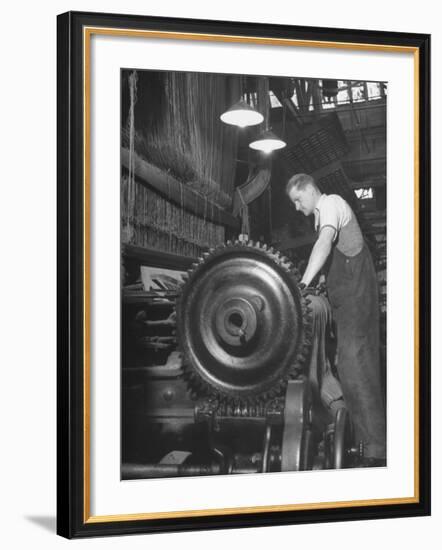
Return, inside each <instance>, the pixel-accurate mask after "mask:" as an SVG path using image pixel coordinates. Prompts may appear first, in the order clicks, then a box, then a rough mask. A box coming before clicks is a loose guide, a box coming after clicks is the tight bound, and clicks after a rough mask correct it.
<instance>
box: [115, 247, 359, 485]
mask: <svg viewBox="0 0 442 550" xmlns="http://www.w3.org/2000/svg"><path fill="white" fill-rule="evenodd" d="M177 278H180V277H177ZM171 280H172V278H169V277H167V278H166V279H163V282H164V281H166V284H163V285H162V289H161V290H160V291H157V292H153V293H150V294H149V293H146V292H144V293H139V295H138V298H137V297H136V296H137V293H136V292H132V293H129V294H127V295H126V299H125V300H124V302H123V303H124V308H123V343H124V344H123V395H122V403H123V409H122V410H123V414H122V419H123V438H122V478H123V479H134V478H149V477H171V476H187V475H192V476H194V475H215V474H235V473H259V472H277V471H297V470H309V469H323V468H345V467H352V466H354V465H356V464H357V459H358V456H360V455H361V454H362V449H361V448H359V446H358V445H356V444H355V442H354V441H353V437H352V430H351V422H350V419H349V416H348V413H347V410H346V408H345V406H344V403H343V401H342V400H340V402H339V403H338V405H339V406H337V407H333V406H329V405H330V403H324V398H323V394H322V393H321V383H322V382H321V381H322V379H323V378H324V376H325V374H324V373H325V369H324V364H326V366H327V368H328V371H327V372H328V374H330V365H331V363H332V359H329V357H325V355H327V353H328V352H327V349H328V341H327V339H328V338H329V337H330V336H329V333H328V327H327V326H326V325H327V323H328V320H327V315H326V313H327V307H329V306H328V302H327V300H326V298H323V297H321V296H316V295H315V294H317V293H316V292H315V291H313V290H310V295H308V294H307V293H306V292H305V291H304V292H301V291H300V289H299V286H298V282H299V272H298V271H297V269H296V267H295V266H294V265H293V264H292V263H291V262H290V261H288V260H287V258H285V257H284V256H282V255H281V254H280V253H279V252H278V251H276V250H274V249H273V248H271V247H270V248H269V247H267V246H266V245H265V244H260V243H253V242H251V241H244V242H240V241H236V242H234V243H232V242H228V243H227V244H223V245H220V246H218V247H217V248H215V249H211V250H210V251H209V252H207V253H205V254H203V257H201V258H200V259H199V260H198V262H197V263H195V264H193V265H192V267H191V269H190V270H189V271H188V272H187V273H185V274H184V275H183V277H182V281H181V283H180V285H179V286H178V287H175V288H174V285H173V283H172V282H170V281H171ZM167 281H169V282H170V284H167ZM147 294H149V295H147ZM315 316H316V317H315ZM318 319H319V321H318ZM318 350H319V351H318ZM321 350H322V352H321ZM324 350H325V355H324ZM147 357H149V360H148V361H147V364H146V358H147ZM336 383H337V384H338V382H337V381H336ZM333 404H334V403H333ZM334 405H336V404H334Z"/></svg>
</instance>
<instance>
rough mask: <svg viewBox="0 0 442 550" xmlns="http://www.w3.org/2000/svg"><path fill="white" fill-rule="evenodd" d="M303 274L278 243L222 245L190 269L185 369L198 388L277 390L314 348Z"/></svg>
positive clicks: (199, 391)
mask: <svg viewBox="0 0 442 550" xmlns="http://www.w3.org/2000/svg"><path fill="white" fill-rule="evenodd" d="M298 280H299V274H298V272H297V270H296V269H295V268H294V266H293V265H292V264H291V263H290V262H289V261H288V260H287V259H286V258H284V257H283V256H281V254H280V253H279V252H277V251H274V250H273V248H270V249H268V248H267V246H266V245H260V244H259V243H256V244H253V242H247V243H244V242H235V243H228V244H227V245H222V246H220V247H218V248H216V249H214V250H211V251H210V252H209V253H207V254H205V255H204V257H203V258H201V259H200V260H199V262H198V263H197V264H194V266H193V269H192V270H190V272H189V277H188V280H187V282H186V283H184V285H183V286H182V288H181V292H180V295H179V296H178V298H177V306H176V312H177V332H178V341H179V346H180V349H181V351H182V353H183V359H184V374H185V377H186V379H187V381H188V383H189V385H190V387H191V389H192V391H193V392H194V393H195V394H196V395H198V396H203V395H205V396H212V397H214V398H216V399H219V400H221V401H224V400H228V401H230V402H235V403H253V402H254V401H256V400H262V399H267V398H269V397H274V396H276V395H277V394H278V393H279V392H281V391H282V389H283V388H284V387H285V385H286V384H287V381H288V380H289V379H290V378H293V377H296V376H297V375H298V374H299V372H300V371H301V369H302V364H303V362H304V359H305V357H306V355H307V353H308V351H309V334H308V333H309V315H308V310H307V307H306V304H305V301H304V299H303V297H302V295H301V293H300V291H299V289H298Z"/></svg>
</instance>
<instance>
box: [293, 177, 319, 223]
mask: <svg viewBox="0 0 442 550" xmlns="http://www.w3.org/2000/svg"><path fill="white" fill-rule="evenodd" d="M289 198H290V200H291V201H292V203H293V204H294V205H295V208H296V210H298V212H302V213H303V214H304V216H310V214H313V211H314V209H315V206H316V194H315V192H314V189H313V187H311V186H310V185H307V186H306V187H305V188H304V189H298V188H296V187H293V188H292V189H291V190H290V193H289Z"/></svg>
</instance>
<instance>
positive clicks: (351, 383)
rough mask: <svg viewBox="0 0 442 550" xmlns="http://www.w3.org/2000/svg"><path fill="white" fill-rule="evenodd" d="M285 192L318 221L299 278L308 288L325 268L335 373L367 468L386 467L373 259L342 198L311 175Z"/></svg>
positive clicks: (291, 182) (289, 185)
mask: <svg viewBox="0 0 442 550" xmlns="http://www.w3.org/2000/svg"><path fill="white" fill-rule="evenodd" d="M286 192H287V194H288V196H289V198H290V200H291V201H292V203H293V204H294V205H295V207H296V210H298V211H300V212H302V213H303V214H304V215H305V216H310V215H311V214H313V215H314V217H315V229H316V232H317V236H318V237H317V240H316V242H315V244H314V246H313V249H312V252H311V254H310V258H309V261H308V264H307V267H306V270H305V272H304V275H303V277H302V279H301V285H302V287H304V288H305V287H308V286H309V285H310V284H311V282H312V280H313V279H314V278H315V277H316V276H317V275H318V273H319V272H320V271H321V269H322V268H323V267H326V271H327V275H326V281H327V291H328V297H329V300H330V304H331V306H332V312H333V318H334V321H335V323H336V328H337V369H338V374H339V379H340V382H341V386H342V391H343V394H344V399H345V402H346V405H347V408H348V410H349V412H350V415H351V418H352V420H353V425H354V429H355V438H356V441H357V442H359V441H363V443H364V459H363V461H362V465H363V466H383V465H385V463H386V436H385V405H384V399H383V392H382V385H381V378H380V368H379V301H378V285H377V278H376V273H375V270H374V265H373V260H372V258H371V254H370V251H369V250H368V248H367V245H366V244H365V242H364V238H363V236H362V233H361V230H360V228H359V224H358V221H357V219H356V216H355V215H354V213H353V211H352V209H351V208H350V206H349V205H348V203H347V202H346V201H345V200H344V199H343V198H342V197H340V196H339V195H325V194H322V193H321V191H320V190H319V189H318V187H317V186H316V184H315V182H314V180H313V178H312V177H311V176H309V175H307V174H296V175H294V176H293V177H292V178H290V180H289V182H288V183H287V187H286Z"/></svg>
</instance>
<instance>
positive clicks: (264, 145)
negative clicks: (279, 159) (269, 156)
mask: <svg viewBox="0 0 442 550" xmlns="http://www.w3.org/2000/svg"><path fill="white" fill-rule="evenodd" d="M286 145H287V144H286V143H285V141H282V140H281V139H258V140H256V141H252V143H250V144H249V147H250V148H251V149H255V150H256V151H263V152H264V153H271V152H272V151H276V150H277V149H283V148H284V147H285V146H286Z"/></svg>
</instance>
